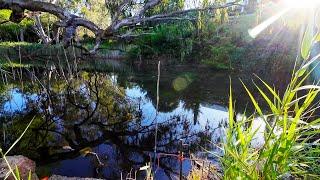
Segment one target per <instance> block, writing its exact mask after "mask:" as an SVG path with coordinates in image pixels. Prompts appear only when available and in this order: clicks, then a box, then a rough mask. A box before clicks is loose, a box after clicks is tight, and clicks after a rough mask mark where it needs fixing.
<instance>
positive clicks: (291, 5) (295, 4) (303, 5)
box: [248, 0, 320, 38]
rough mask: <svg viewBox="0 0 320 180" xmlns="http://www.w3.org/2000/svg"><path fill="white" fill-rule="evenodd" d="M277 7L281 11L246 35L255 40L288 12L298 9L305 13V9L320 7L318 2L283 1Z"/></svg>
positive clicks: (304, 0) (314, 0) (317, 0)
mask: <svg viewBox="0 0 320 180" xmlns="http://www.w3.org/2000/svg"><path fill="white" fill-rule="evenodd" d="M279 5H281V6H284V8H283V10H281V11H280V12H279V13H277V14H276V15H273V16H271V17H270V18H269V19H267V20H265V21H263V22H262V23H261V24H259V25H258V26H256V27H254V28H253V29H249V30H248V33H249V35H250V36H251V37H252V38H256V37H257V36H258V35H259V34H260V33H261V32H262V31H264V30H265V29H266V28H268V27H269V26H270V25H271V24H273V23H274V22H276V21H277V20H278V19H279V18H280V17H282V16H283V15H284V14H286V13H287V12H288V11H289V10H291V9H297V8H298V9H301V11H305V12H307V11H306V9H309V8H314V7H315V6H317V5H320V0H283V1H282V2H280V4H279Z"/></svg>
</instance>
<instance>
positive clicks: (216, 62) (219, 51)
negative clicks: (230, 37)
mask: <svg viewBox="0 0 320 180" xmlns="http://www.w3.org/2000/svg"><path fill="white" fill-rule="evenodd" d="M208 48H209V51H208V52H209V54H208V56H207V57H205V58H204V59H203V60H202V61H201V63H202V64H206V65H209V66H212V67H214V68H218V69H231V68H232V63H233V62H235V61H236V60H239V59H241V58H242V55H243V53H244V49H243V48H240V47H237V46H235V45H234V44H233V43H231V42H228V43H225V44H215V45H209V46H208Z"/></svg>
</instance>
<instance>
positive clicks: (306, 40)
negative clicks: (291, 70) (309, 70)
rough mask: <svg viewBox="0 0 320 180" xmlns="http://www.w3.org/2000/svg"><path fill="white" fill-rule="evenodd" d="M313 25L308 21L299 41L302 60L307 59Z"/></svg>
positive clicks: (311, 41) (311, 40)
mask: <svg viewBox="0 0 320 180" xmlns="http://www.w3.org/2000/svg"><path fill="white" fill-rule="evenodd" d="M313 37H314V36H313V25H312V23H310V24H309V25H308V26H307V29H306V31H305V33H304V36H303V40H302V43H301V56H302V58H303V59H304V60H308V59H309V56H310V51H311V47H312V43H313Z"/></svg>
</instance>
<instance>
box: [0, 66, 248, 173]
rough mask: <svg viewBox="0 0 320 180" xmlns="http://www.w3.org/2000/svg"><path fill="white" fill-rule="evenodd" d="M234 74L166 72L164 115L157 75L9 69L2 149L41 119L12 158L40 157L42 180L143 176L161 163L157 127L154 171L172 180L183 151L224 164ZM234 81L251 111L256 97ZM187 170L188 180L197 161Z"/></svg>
mask: <svg viewBox="0 0 320 180" xmlns="http://www.w3.org/2000/svg"><path fill="white" fill-rule="evenodd" d="M151 69H154V68H151ZM230 77H231V78H232V79H236V78H234V77H236V75H235V74H231V73H229V72H226V71H217V70H210V69H206V68H195V67H185V66H184V67H180V66H176V67H172V68H163V69H162V70H161V78H160V87H159V112H158V113H157V110H156V104H157V88H156V87H157V71H156V70H150V69H148V70H146V69H144V70H137V69H131V70H129V71H126V72H125V73H124V72H121V73H119V72H112V71H111V72H94V71H71V70H59V68H47V69H44V68H29V69H20V68H18V69H14V70H12V71H8V72H3V71H2V73H1V78H2V79H1V82H0V87H1V88H0V91H1V92H0V93H1V98H0V106H1V107H0V127H1V132H2V133H1V134H0V138H1V143H0V144H1V147H2V148H3V149H8V148H9V147H10V145H11V144H12V143H13V142H14V141H15V140H16V139H17V138H18V137H19V136H20V135H21V133H22V132H23V130H24V129H25V128H26V126H27V124H28V123H29V122H30V121H31V120H32V119H33V122H32V124H31V126H30V128H29V129H28V131H27V132H26V134H24V136H23V138H22V139H21V141H20V142H19V143H18V144H17V145H16V146H15V147H14V149H13V150H12V151H11V152H10V154H22V155H25V156H27V157H29V158H31V159H33V160H35V161H36V162H37V166H38V169H37V171H38V174H40V176H41V177H44V176H49V175H51V174H59V175H64V176H76V177H98V178H105V179H119V178H120V177H121V176H122V177H125V176H126V175H127V174H128V173H130V172H132V173H134V172H137V176H138V177H141V178H142V177H143V176H144V175H145V172H144V171H139V168H140V167H142V166H145V165H146V163H148V162H150V159H151V158H152V159H153V158H154V147H155V132H156V128H157V143H156V147H157V153H158V154H157V157H156V159H157V160H156V161H157V162H156V163H154V164H155V165H154V166H153V168H154V169H156V178H157V179H169V177H170V176H177V174H178V173H179V165H180V164H179V161H178V159H177V157H176V156H177V154H178V152H179V150H181V149H183V152H184V153H185V157H186V158H188V157H190V155H191V154H196V155H197V156H203V157H206V158H208V159H209V161H212V162H217V161H218V159H217V158H216V156H215V154H218V155H219V153H220V152H219V150H218V148H216V146H215V143H217V144H218V143H219V142H220V141H221V139H222V138H223V134H224V127H225V126H226V124H227V120H228V108H227V106H228V96H229V95H228V93H229V86H230V84H229V82H230V81H229V80H230ZM232 84H233V85H232V86H233V89H234V91H235V99H236V100H237V104H239V105H240V106H239V107H240V109H239V111H244V109H245V108H246V106H247V104H248V102H249V101H248V98H247V96H246V95H245V93H244V90H243V87H242V85H241V84H240V82H239V81H238V80H235V81H233V83H232ZM156 124H157V125H156ZM181 142H182V143H183V144H184V146H183V148H181V146H180V144H181ZM207 151H209V152H211V153H208V152H207ZM182 165H183V174H184V175H185V176H187V174H188V172H189V171H190V169H191V162H190V160H188V159H186V160H184V161H183V164H182ZM138 179H139V178H138Z"/></svg>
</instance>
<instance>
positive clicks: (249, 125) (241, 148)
mask: <svg viewBox="0 0 320 180" xmlns="http://www.w3.org/2000/svg"><path fill="white" fill-rule="evenodd" d="M318 58H319V55H318V56H316V57H314V58H313V59H312V60H310V61H309V62H308V63H307V64H305V65H304V66H302V67H301V68H299V69H298V70H294V73H293V76H292V79H291V82H290V84H289V85H288V87H287V89H286V91H285V92H284V94H283V95H282V96H280V94H279V93H278V91H277V90H275V88H273V87H271V86H270V85H268V84H267V83H266V82H264V81H263V80H261V79H260V78H258V80H259V81H260V83H261V84H262V87H263V88H262V87H259V86H258V85H256V84H255V87H256V90H257V91H258V92H259V95H260V96H261V97H262V98H263V99H264V101H265V102H266V104H268V106H269V112H270V113H269V114H264V113H263V111H262V109H261V107H260V106H259V103H258V101H257V100H256V99H257V98H256V97H254V96H253V94H252V92H251V91H250V90H249V89H248V88H247V86H246V85H245V84H243V86H244V88H245V90H246V92H247V94H248V96H249V97H250V99H251V101H252V103H253V105H254V108H255V113H254V114H252V115H250V116H243V118H241V119H236V118H235V112H234V100H233V97H232V90H231V89H232V87H230V96H229V127H228V128H227V129H226V140H225V143H224V144H223V149H224V156H223V157H222V158H221V163H222V166H223V171H224V179H283V178H286V177H299V178H307V179H311V178H315V179H316V178H320V165H319V160H320V159H319V157H320V145H319V132H320V119H315V118H314V117H313V115H314V112H315V111H316V110H317V109H318V108H320V106H319V103H317V102H316V97H317V95H318V93H319V91H320V86H318V84H317V83H315V84H313V85H304V82H305V81H306V80H307V79H308V77H309V75H310V73H311V71H312V70H311V71H308V68H309V66H310V64H312V63H314V62H315V61H316V60H317V59H318ZM262 89H266V90H262ZM257 117H259V118H262V119H263V121H264V123H265V125H266V126H265V127H266V129H265V130H264V133H262V134H261V133H258V131H259V128H255V127H254V126H253V124H254V123H255V121H257ZM261 127H262V126H261ZM259 135H261V136H263V139H264V142H263V145H261V146H259V147H255V146H254V145H253V140H254V139H255V138H257V136H259Z"/></svg>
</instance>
